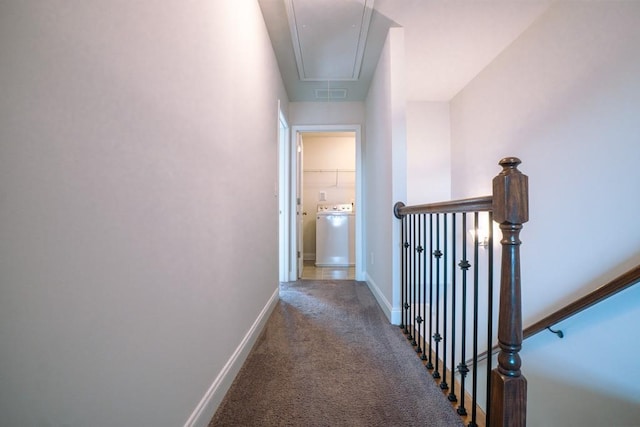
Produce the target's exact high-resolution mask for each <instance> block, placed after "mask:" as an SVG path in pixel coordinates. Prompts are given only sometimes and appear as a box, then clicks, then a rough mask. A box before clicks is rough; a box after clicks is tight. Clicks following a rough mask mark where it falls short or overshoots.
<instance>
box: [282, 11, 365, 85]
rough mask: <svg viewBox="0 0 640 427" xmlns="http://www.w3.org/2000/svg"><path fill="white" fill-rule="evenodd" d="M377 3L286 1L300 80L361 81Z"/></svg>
mask: <svg viewBox="0 0 640 427" xmlns="http://www.w3.org/2000/svg"><path fill="white" fill-rule="evenodd" d="M373 1H374V0H285V4H286V9H287V17H288V20H289V28H290V30H291V38H292V40H293V50H294V53H295V57H296V64H297V66H298V74H299V77H300V80H302V81H327V80H331V81H353V80H358V78H359V76H360V68H361V66H362V58H363V55H364V49H365V45H366V40H367V33H368V31H369V24H370V23H371V15H372V13H373Z"/></svg>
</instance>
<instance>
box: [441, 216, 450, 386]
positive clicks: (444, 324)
mask: <svg viewBox="0 0 640 427" xmlns="http://www.w3.org/2000/svg"><path fill="white" fill-rule="evenodd" d="M442 220H443V224H442V226H443V230H442V231H443V233H442V234H443V236H444V241H443V242H442V243H443V247H442V250H443V258H442V277H443V279H442V286H443V288H442V293H443V294H442V335H443V339H444V342H443V343H442V381H441V382H440V388H441V389H442V390H447V389H448V388H449V384H447V344H448V342H449V337H448V336H447V273H448V271H447V261H448V256H449V251H448V250H447V249H448V245H447V242H448V240H449V234H448V233H449V229H448V227H447V225H448V224H447V214H444V218H443V219H442Z"/></svg>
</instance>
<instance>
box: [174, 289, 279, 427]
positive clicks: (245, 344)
mask: <svg viewBox="0 0 640 427" xmlns="http://www.w3.org/2000/svg"><path fill="white" fill-rule="evenodd" d="M278 300H279V288H276V290H275V292H274V293H273V295H271V298H270V299H269V301H268V302H267V304H266V305H265V306H264V308H263V309H262V311H261V312H260V314H259V315H258V318H257V319H256V321H255V322H253V325H251V328H250V329H249V332H247V334H246V335H245V336H244V338H243V339H242V341H241V342H240V345H238V347H237V348H236V350H235V351H234V352H233V354H232V355H231V358H230V359H229V361H227V363H226V364H225V365H224V367H223V368H222V371H220V373H219V374H218V376H217V377H216V379H215V380H214V381H213V383H212V384H211V387H209V390H207V392H206V393H205V395H204V397H203V398H202V400H200V403H198V405H197V406H196V409H195V410H194V411H193V413H192V414H191V416H190V417H189V419H188V420H187V422H185V423H184V427H207V426H208V425H209V422H210V421H211V418H212V417H213V415H214V414H215V413H216V410H217V409H218V406H219V405H220V403H221V402H222V399H223V398H224V396H225V394H226V393H227V391H228V390H229V387H231V383H233V380H234V379H235V377H236V375H237V374H238V372H239V371H240V368H242V365H243V363H244V362H245V360H246V359H247V356H248V355H249V351H251V349H252V348H253V345H254V344H255V342H256V340H257V339H258V337H259V336H260V333H261V332H262V329H263V328H264V325H265V324H266V323H267V320H268V319H269V316H270V315H271V312H272V311H273V309H274V308H275V307H276V304H277V303H278Z"/></svg>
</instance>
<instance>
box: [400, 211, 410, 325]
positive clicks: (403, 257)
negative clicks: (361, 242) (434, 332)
mask: <svg viewBox="0 0 640 427" xmlns="http://www.w3.org/2000/svg"><path fill="white" fill-rule="evenodd" d="M406 228H407V216H406V215H404V216H403V217H402V218H401V221H400V239H401V241H400V243H401V244H402V249H401V250H400V265H401V268H402V274H401V277H402V278H401V284H400V292H401V294H400V304H401V307H402V315H401V316H400V329H404V330H405V331H406V329H405V328H406V324H407V321H406V316H405V315H406V311H405V308H404V305H405V304H406V302H407V291H406V288H407V255H406V252H407V248H408V247H409V243H408V242H407V234H406V233H407V230H406Z"/></svg>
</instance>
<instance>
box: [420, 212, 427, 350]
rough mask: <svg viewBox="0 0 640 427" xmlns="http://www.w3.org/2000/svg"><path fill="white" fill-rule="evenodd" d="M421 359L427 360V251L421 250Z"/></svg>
mask: <svg viewBox="0 0 640 427" xmlns="http://www.w3.org/2000/svg"><path fill="white" fill-rule="evenodd" d="M421 219H422V225H423V227H422V244H423V245H424V246H426V245H427V216H426V215H424V214H423V215H422V216H421ZM422 266H423V270H422V313H423V314H422V320H423V322H422V357H421V359H422V360H427V350H428V349H427V341H426V340H427V334H426V329H427V322H426V319H427V314H428V313H427V270H426V269H427V251H426V250H425V251H423V252H422Z"/></svg>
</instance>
